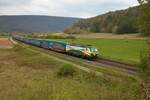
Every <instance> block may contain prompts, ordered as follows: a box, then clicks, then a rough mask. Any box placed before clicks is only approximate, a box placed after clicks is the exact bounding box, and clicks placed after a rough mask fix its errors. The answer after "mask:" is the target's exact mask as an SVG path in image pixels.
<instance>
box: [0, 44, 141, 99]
mask: <svg viewBox="0 0 150 100" xmlns="http://www.w3.org/2000/svg"><path fill="white" fill-rule="evenodd" d="M62 66H71V65H65V64H63V63H60V62H58V61H55V60H53V59H50V58H48V57H47V56H43V55H41V54H40V53H37V52H32V51H29V50H28V49H27V48H26V47H20V46H16V47H15V48H13V49H6V50H4V49H3V50H0V100H142V97H141V95H140V87H139V83H138V82H137V81H135V80H132V79H130V78H126V79H117V78H116V80H111V79H105V78H104V77H103V78H102V77H98V76H95V75H94V74H92V73H91V74H87V73H85V72H82V71H80V70H78V69H75V70H76V74H75V75H74V76H73V77H58V76H57V72H58V70H59V69H60V68H61V67H62Z"/></svg>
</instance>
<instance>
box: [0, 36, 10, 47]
mask: <svg viewBox="0 0 150 100" xmlns="http://www.w3.org/2000/svg"><path fill="white" fill-rule="evenodd" d="M9 48H13V43H12V42H11V41H10V40H9V39H8V38H0V49H9Z"/></svg>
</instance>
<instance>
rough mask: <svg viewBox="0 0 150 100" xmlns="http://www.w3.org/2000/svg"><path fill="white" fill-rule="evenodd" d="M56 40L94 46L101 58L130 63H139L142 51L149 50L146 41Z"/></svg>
mask: <svg viewBox="0 0 150 100" xmlns="http://www.w3.org/2000/svg"><path fill="white" fill-rule="evenodd" d="M56 40H58V41H65V42H68V43H77V44H89V45H93V46H95V47H96V48H98V50H99V54H100V56H103V57H107V58H111V59H115V60H122V61H124V62H130V63H139V62H140V53H141V51H143V50H144V49H146V48H147V44H146V41H145V40H128V39H93V38H87V39H86V38H80V39H72V40H71V39H56Z"/></svg>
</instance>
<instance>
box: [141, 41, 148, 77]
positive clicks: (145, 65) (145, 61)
mask: <svg viewBox="0 0 150 100" xmlns="http://www.w3.org/2000/svg"><path fill="white" fill-rule="evenodd" d="M148 45H149V49H148V50H146V51H145V52H144V53H142V54H141V63H140V65H139V67H140V69H141V74H142V75H144V76H150V41H148Z"/></svg>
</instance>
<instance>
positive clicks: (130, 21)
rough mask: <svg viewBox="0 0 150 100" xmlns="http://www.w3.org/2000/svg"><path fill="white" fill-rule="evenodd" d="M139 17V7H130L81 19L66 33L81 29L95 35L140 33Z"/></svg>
mask: <svg viewBox="0 0 150 100" xmlns="http://www.w3.org/2000/svg"><path fill="white" fill-rule="evenodd" d="M138 16H139V7H138V6H136V7H130V8H128V9H126V10H119V11H115V12H108V13H106V14H103V15H99V16H96V17H93V18H88V19H81V20H80V21H79V22H78V23H76V24H74V25H73V26H72V27H71V28H68V29H66V30H65V32H67V33H69V32H72V31H79V29H80V30H84V31H87V32H94V33H117V34H123V33H138V32H139V30H138V27H137V24H138V23H137V20H138ZM73 33H75V32H73ZM76 33H77V32H76ZM78 33H79V32H78ZM80 33H81V32H80Z"/></svg>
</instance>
